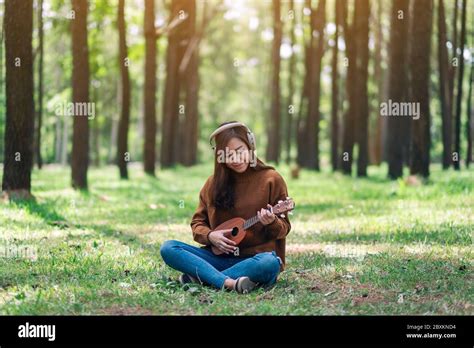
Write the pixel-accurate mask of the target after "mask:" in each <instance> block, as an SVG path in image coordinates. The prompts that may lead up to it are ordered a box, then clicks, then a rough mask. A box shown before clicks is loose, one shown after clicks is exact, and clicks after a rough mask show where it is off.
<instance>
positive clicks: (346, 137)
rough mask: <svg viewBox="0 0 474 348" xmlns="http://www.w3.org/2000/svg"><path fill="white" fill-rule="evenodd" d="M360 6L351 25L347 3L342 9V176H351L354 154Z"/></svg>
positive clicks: (355, 11) (356, 8)
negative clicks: (344, 104) (345, 104)
mask: <svg viewBox="0 0 474 348" xmlns="http://www.w3.org/2000/svg"><path fill="white" fill-rule="evenodd" d="M359 8H360V6H355V10H354V13H353V20H352V25H349V23H348V19H349V18H348V16H349V13H348V12H349V9H348V3H347V2H346V1H345V2H344V6H343V7H342V9H343V27H344V41H345V43H346V57H345V62H348V65H347V64H345V67H346V69H347V74H346V95H347V99H348V101H349V108H348V109H347V110H346V111H345V113H344V125H343V137H342V156H341V157H340V159H339V160H340V161H341V162H340V163H341V165H340V168H341V170H342V172H343V173H344V174H348V175H351V173H352V156H353V152H354V142H355V127H356V115H357V107H356V105H357V93H356V92H357V81H356V71H357V46H356V41H355V40H356V38H355V33H354V28H355V22H356V18H357V17H358V12H357V11H358V9H359Z"/></svg>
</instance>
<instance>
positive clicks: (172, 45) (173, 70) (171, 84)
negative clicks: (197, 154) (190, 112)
mask: <svg viewBox="0 0 474 348" xmlns="http://www.w3.org/2000/svg"><path fill="white" fill-rule="evenodd" d="M184 6H185V5H183V4H182V2H181V1H180V0H173V1H172V2H171V10H170V20H169V22H171V20H172V19H173V18H175V17H176V16H178V15H179V12H180V11H181V10H182V9H183V7H184ZM181 25H182V24H181ZM181 25H180V26H181ZM180 37H181V34H180V33H179V30H178V29H176V30H173V31H171V32H170V33H168V47H167V49H166V82H165V90H164V98H163V119H162V124H161V155H160V161H161V166H162V167H169V166H172V165H173V164H175V162H176V160H177V155H178V154H177V153H176V148H175V145H174V144H175V142H176V141H177V140H180V139H179V132H178V127H179V122H178V121H179V112H180V110H179V90H180V88H179V85H180V78H179V64H180V62H181V58H180V57H181V52H183V49H182V48H180V41H181V38H180Z"/></svg>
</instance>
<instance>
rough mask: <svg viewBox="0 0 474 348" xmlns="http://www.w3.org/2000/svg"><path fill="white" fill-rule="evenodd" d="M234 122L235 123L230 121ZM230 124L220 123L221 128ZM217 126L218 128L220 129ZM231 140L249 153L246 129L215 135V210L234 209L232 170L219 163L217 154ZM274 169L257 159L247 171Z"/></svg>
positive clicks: (237, 128) (213, 190) (228, 130)
mask: <svg viewBox="0 0 474 348" xmlns="http://www.w3.org/2000/svg"><path fill="white" fill-rule="evenodd" d="M232 122H235V121H232ZM227 123H230V122H225V123H222V124H221V125H220V126H223V125H225V124H227ZM220 126H219V127H220ZM232 138H237V139H239V140H241V141H243V142H244V143H245V145H247V147H248V148H249V150H250V151H251V149H252V148H251V147H250V143H249V141H248V138H247V129H245V127H239V126H237V127H234V128H230V129H226V130H224V131H222V132H221V133H219V134H217V135H216V138H215V141H216V155H215V157H214V179H213V180H212V192H213V197H212V201H213V204H214V206H215V207H216V208H219V209H226V210H230V209H232V208H234V201H235V192H234V185H235V180H234V175H233V173H232V169H230V168H229V167H227V165H226V164H225V163H219V161H218V153H219V150H222V151H225V147H226V146H227V144H228V143H229V141H230V140H231V139H232ZM264 169H274V168H273V167H271V166H268V165H266V164H265V163H263V162H262V161H261V160H260V159H258V158H257V165H256V166H254V167H252V166H250V165H249V168H248V169H247V170H255V171H259V170H264Z"/></svg>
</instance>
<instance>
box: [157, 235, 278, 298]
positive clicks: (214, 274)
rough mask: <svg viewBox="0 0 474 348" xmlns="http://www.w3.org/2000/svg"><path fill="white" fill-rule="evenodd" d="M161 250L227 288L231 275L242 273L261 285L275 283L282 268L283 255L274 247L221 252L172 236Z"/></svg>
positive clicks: (175, 263) (177, 265)
mask: <svg viewBox="0 0 474 348" xmlns="http://www.w3.org/2000/svg"><path fill="white" fill-rule="evenodd" d="M160 253H161V257H162V258H163V260H164V261H165V263H166V264H167V265H168V266H170V267H172V268H174V269H176V270H178V271H180V272H183V273H186V274H189V275H191V276H193V277H195V278H197V279H199V280H200V281H201V282H203V283H206V284H210V285H212V286H214V287H216V288H218V289H223V287H224V281H225V280H226V279H227V278H231V279H237V278H239V277H242V276H247V277H249V278H250V280H252V281H253V282H255V283H259V284H260V285H265V286H268V285H272V284H273V283H275V282H276V279H277V277H278V273H279V272H280V258H279V257H278V256H277V255H276V253H275V252H274V251H272V252H264V253H259V254H256V255H254V256H248V257H237V256H234V255H232V256H228V255H221V256H217V255H214V253H213V252H212V251H211V250H210V249H208V248H199V247H195V246H192V245H189V244H186V243H183V242H179V241H177V240H168V241H166V242H164V243H163V245H162V246H161V249H160Z"/></svg>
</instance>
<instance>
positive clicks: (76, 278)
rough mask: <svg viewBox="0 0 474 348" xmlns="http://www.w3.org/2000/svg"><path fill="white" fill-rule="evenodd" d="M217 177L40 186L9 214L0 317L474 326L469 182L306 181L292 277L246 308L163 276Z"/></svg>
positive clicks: (377, 176)
mask: <svg viewBox="0 0 474 348" xmlns="http://www.w3.org/2000/svg"><path fill="white" fill-rule="evenodd" d="M210 171H211V167H210V166H196V167H193V168H190V169H188V168H176V169H173V170H165V171H160V172H159V174H158V179H152V178H149V177H147V176H145V175H143V174H142V172H141V169H140V168H133V169H132V170H131V178H132V179H131V180H129V181H120V180H118V179H117V170H116V169H115V168H114V167H107V168H101V169H91V170H90V174H89V185H90V191H89V192H88V193H83V192H76V191H74V190H72V189H71V188H70V187H69V182H70V179H69V169H68V168H61V167H54V166H50V167H47V168H46V169H44V170H42V171H41V172H39V171H35V172H34V174H33V185H34V189H33V193H34V195H35V196H36V198H37V201H36V202H35V203H7V202H2V203H0V256H1V257H0V314H303V315H307V314H315V315H319V314H322V315H326V314H336V315H338V314H469V315H472V314H474V307H473V299H474V291H473V280H474V279H473V278H474V277H473V264H472V261H473V248H472V237H473V235H472V234H473V230H474V175H473V174H474V171H473V170H471V171H462V172H460V173H455V172H452V171H449V172H447V173H445V172H442V171H441V170H437V169H434V170H433V173H432V177H431V179H430V181H429V182H428V183H426V184H425V185H423V186H420V187H413V186H406V185H405V184H404V182H403V181H399V182H391V181H388V180H386V179H385V173H386V170H385V169H384V168H381V169H378V168H370V172H369V173H370V177H371V178H370V179H351V178H347V177H344V176H342V175H339V174H331V173H314V172H309V171H303V172H302V174H301V177H300V179H298V180H291V179H290V178H289V175H288V172H289V171H288V168H286V167H282V168H280V172H281V173H282V174H283V175H284V176H285V177H286V179H287V184H288V187H289V192H290V195H291V196H292V197H293V198H294V199H295V201H296V203H297V210H296V211H295V214H294V215H293V217H292V224H293V229H292V231H291V233H290V235H289V237H288V240H287V248H288V251H287V263H288V266H287V270H286V271H285V272H284V273H282V275H281V277H280V280H279V282H278V284H277V286H276V287H274V288H273V289H271V290H269V291H267V292H264V291H263V290H258V291H256V292H254V293H251V294H249V295H245V296H243V295H236V294H233V293H222V292H218V291H215V290H212V289H210V288H207V287H201V286H193V287H191V288H186V289H183V288H181V286H180V285H179V284H178V283H177V282H176V279H177V276H178V273H177V272H175V271H173V270H171V269H168V268H166V267H165V266H164V264H163V262H162V260H161V258H160V255H159V248H160V245H161V243H163V241H165V240H167V239H179V240H182V241H185V242H190V243H192V238H191V232H190V228H189V220H190V217H191V215H192V213H193V211H194V208H195V206H196V203H197V197H198V192H199V189H200V188H201V186H202V184H203V183H204V180H205V178H206V177H207V176H208V174H209V173H210Z"/></svg>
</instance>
